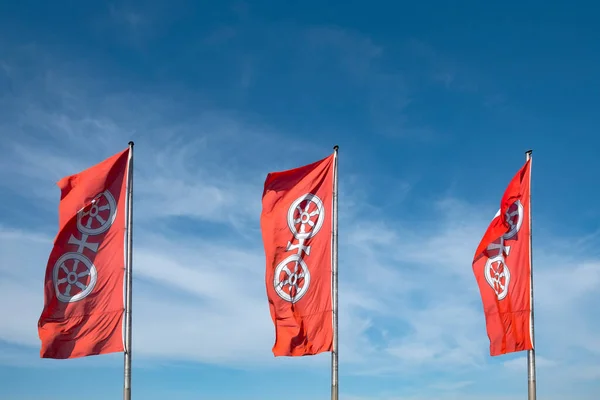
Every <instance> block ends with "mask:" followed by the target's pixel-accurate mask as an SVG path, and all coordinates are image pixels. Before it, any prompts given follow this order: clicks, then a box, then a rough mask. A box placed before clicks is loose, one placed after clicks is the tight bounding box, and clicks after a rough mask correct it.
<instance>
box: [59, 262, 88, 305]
mask: <svg viewBox="0 0 600 400" xmlns="http://www.w3.org/2000/svg"><path fill="white" fill-rule="evenodd" d="M96 279H97V273H96V267H95V266H94V264H93V263H92V262H91V261H90V259H89V258H87V257H86V256H84V255H83V254H80V253H74V252H70V253H65V254H63V255H62V256H61V257H60V258H59V259H58V260H57V261H56V263H55V264H54V269H53V271H52V280H53V281H54V291H55V292H56V297H57V298H58V300H60V301H62V302H63V303H73V302H76V301H79V300H81V299H84V298H85V297H87V295H89V294H90V293H91V292H92V290H93V289H94V286H95V285H96Z"/></svg>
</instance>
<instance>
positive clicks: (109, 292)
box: [38, 148, 129, 359]
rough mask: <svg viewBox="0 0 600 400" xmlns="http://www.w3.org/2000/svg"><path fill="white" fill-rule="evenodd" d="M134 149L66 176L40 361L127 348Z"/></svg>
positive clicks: (49, 273)
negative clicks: (128, 228) (125, 323)
mask: <svg viewBox="0 0 600 400" xmlns="http://www.w3.org/2000/svg"><path fill="white" fill-rule="evenodd" d="M128 168H129V148H128V149H126V150H124V151H122V152H120V153H117V154H115V155H113V156H111V157H109V158H107V159H105V160H104V161H102V162H100V163H99V164H96V165H94V166H92V167H90V168H88V169H86V170H84V171H81V172H79V173H77V174H74V175H70V176H67V177H64V178H63V179H61V180H60V181H59V182H58V183H57V186H58V187H59V188H60V191H61V197H60V202H59V218H58V219H59V223H58V227H59V229H58V233H57V235H56V237H55V239H54V245H53V248H52V251H51V253H50V256H49V258H48V263H47V265H46V273H45V283H44V307H43V310H42V313H41V315H40V318H39V320H38V335H39V338H40V340H41V349H40V357H42V358H55V359H66V358H77V357H84V356H90V355H98V354H106V353H113V352H122V351H123V311H124V301H123V300H124V286H123V282H124V271H125V228H126V225H125V221H126V218H125V213H126V207H125V206H126V196H127V192H126V190H127V188H126V185H127V174H128V172H129V171H128Z"/></svg>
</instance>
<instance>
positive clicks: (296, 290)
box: [273, 254, 310, 303]
mask: <svg viewBox="0 0 600 400" xmlns="http://www.w3.org/2000/svg"><path fill="white" fill-rule="evenodd" d="M309 285H310V272H309V270H308V266H307V265H306V263H305V262H304V260H303V259H302V258H301V257H300V256H299V255H297V254H293V255H291V256H289V257H288V258H286V259H285V260H283V261H282V262H280V263H279V265H278V266H277V268H276V269H275V277H274V279H273V286H274V287H275V292H277V294H278V295H279V297H281V298H282V299H283V300H285V301H289V302H290V303H295V302H297V301H298V300H300V299H301V298H302V296H304V295H305V294H306V291H307V290H308V286H309Z"/></svg>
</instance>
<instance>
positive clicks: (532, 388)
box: [525, 150, 536, 400]
mask: <svg viewBox="0 0 600 400" xmlns="http://www.w3.org/2000/svg"><path fill="white" fill-rule="evenodd" d="M532 152H533V150H528V151H527V152H526V153H525V159H526V160H527V161H529V162H530V163H529V207H528V208H529V266H530V276H529V296H530V297H529V301H530V305H531V313H530V316H529V326H530V335H531V345H532V347H533V349H531V350H528V351H527V381H528V394H529V396H528V399H529V400H536V385H535V340H534V327H533V325H534V323H533V251H532V246H531V236H532V232H531V164H532V163H533V161H530V160H531V153H532Z"/></svg>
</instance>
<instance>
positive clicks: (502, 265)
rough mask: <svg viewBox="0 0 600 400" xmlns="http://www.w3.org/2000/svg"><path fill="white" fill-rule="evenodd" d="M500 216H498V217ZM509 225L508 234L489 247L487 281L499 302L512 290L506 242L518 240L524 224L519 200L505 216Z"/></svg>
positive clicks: (508, 250)
mask: <svg viewBox="0 0 600 400" xmlns="http://www.w3.org/2000/svg"><path fill="white" fill-rule="evenodd" d="M498 215H499V214H496V216H498ZM504 216H505V218H506V222H507V223H508V225H509V228H508V232H506V233H505V234H504V235H502V236H501V237H499V238H498V239H497V240H495V241H493V242H492V243H490V244H489V245H488V247H487V252H488V259H487V261H486V263H485V267H484V268H485V271H484V275H485V280H486V281H487V283H488V285H490V287H491V288H492V289H493V290H494V292H495V293H496V297H497V298H498V300H502V299H504V298H505V297H506V296H507V295H508V292H509V289H510V269H509V268H508V265H506V260H505V255H508V254H509V253H510V246H507V245H506V244H505V241H508V240H513V239H516V238H517V234H518V233H519V231H520V230H521V225H522V224H523V205H522V204H521V202H520V201H519V200H517V201H515V202H514V203H513V204H511V205H510V207H508V209H507V210H506V212H505V214H504Z"/></svg>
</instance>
